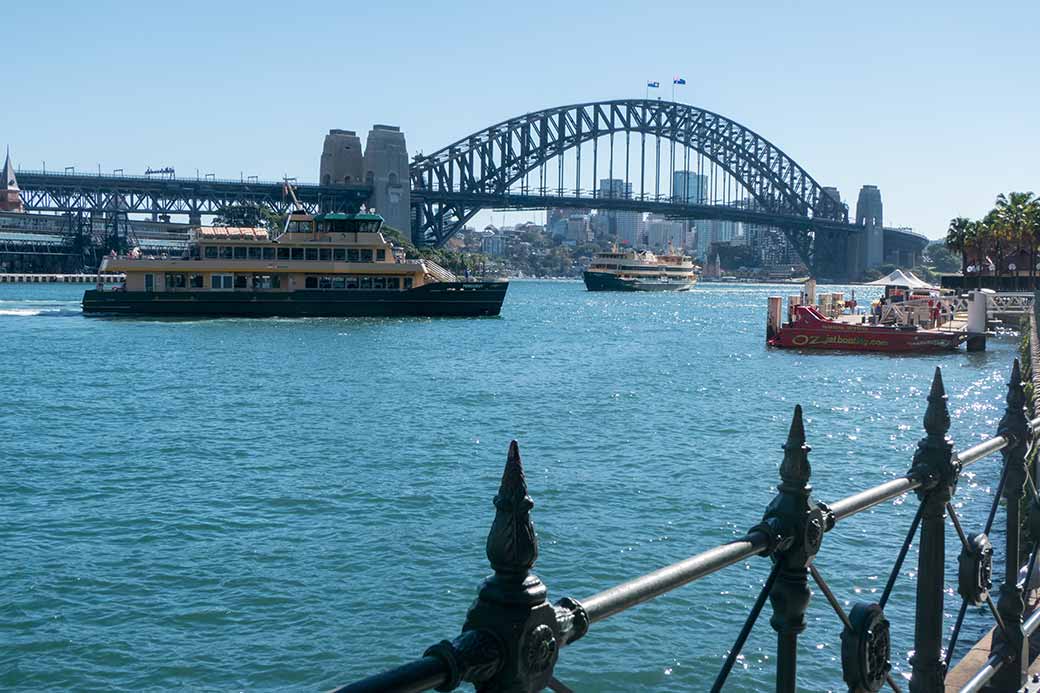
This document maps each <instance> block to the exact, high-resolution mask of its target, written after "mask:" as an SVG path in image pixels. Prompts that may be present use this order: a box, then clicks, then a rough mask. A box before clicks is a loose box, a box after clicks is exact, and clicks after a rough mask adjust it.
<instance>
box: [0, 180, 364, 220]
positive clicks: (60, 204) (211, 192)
mask: <svg viewBox="0 0 1040 693" xmlns="http://www.w3.org/2000/svg"><path fill="white" fill-rule="evenodd" d="M18 180H19V184H20V186H21V188H22V201H23V203H24V204H25V208H26V209H27V210H28V211H32V212H42V211H47V212H72V211H89V212H95V213H109V212H113V211H120V212H125V213H130V214H151V215H154V216H159V215H170V216H175V215H188V216H189V217H199V216H202V215H211V214H216V213H218V212H219V211H220V210H221V209H224V208H228V207H240V206H262V207H266V208H268V209H271V210H272V211H275V212H278V213H285V212H288V211H290V207H291V200H290V198H289V196H288V195H286V194H285V189H284V187H283V184H282V183H274V182H271V183H252V182H244V183H240V182H233V181H210V180H205V179H203V180H195V179H180V178H175V179H143V178H139V177H133V176H125V177H124V176H92V175H76V174H73V175H69V174H53V173H39V172H19V174H18ZM296 195H297V198H298V199H299V201H300V203H301V204H302V205H303V207H304V208H305V209H306V210H307V211H309V212H312V213H314V212H330V211H357V209H358V208H359V207H360V206H361V205H362V204H363V203H364V202H365V201H366V200H368V198H369V196H370V195H371V188H369V187H367V186H349V187H348V186H318V185H300V186H296Z"/></svg>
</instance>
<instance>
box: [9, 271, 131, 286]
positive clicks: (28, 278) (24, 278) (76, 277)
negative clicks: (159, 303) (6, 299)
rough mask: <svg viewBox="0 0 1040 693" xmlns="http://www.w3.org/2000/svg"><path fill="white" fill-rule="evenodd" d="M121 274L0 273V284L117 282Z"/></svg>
mask: <svg viewBox="0 0 1040 693" xmlns="http://www.w3.org/2000/svg"><path fill="white" fill-rule="evenodd" d="M125 278H126V276H125V275H123V274H15V273H0V284H97V283H98V282H101V283H102V284H118V283H119V282H121V281H123V280H124V279H125Z"/></svg>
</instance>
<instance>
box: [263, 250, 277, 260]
mask: <svg viewBox="0 0 1040 693" xmlns="http://www.w3.org/2000/svg"><path fill="white" fill-rule="evenodd" d="M260 250H262V251H263V253H262V256H263V258H264V259H265V260H273V259H274V248H261V249H260Z"/></svg>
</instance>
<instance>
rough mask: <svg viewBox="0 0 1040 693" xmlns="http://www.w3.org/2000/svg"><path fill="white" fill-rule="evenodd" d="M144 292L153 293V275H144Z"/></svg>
mask: <svg viewBox="0 0 1040 693" xmlns="http://www.w3.org/2000/svg"><path fill="white" fill-rule="evenodd" d="M144 290H145V291H155V275H154V274H146V275H144Z"/></svg>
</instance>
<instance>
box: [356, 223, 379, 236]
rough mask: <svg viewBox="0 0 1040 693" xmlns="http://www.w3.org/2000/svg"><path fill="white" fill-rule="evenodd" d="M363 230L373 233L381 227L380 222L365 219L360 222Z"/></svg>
mask: <svg viewBox="0 0 1040 693" xmlns="http://www.w3.org/2000/svg"><path fill="white" fill-rule="evenodd" d="M360 226H361V230H362V231H363V232H365V233H373V232H375V231H377V230H378V229H379V222H375V221H363V222H361V224H360Z"/></svg>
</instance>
